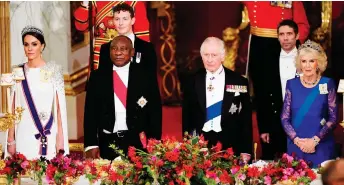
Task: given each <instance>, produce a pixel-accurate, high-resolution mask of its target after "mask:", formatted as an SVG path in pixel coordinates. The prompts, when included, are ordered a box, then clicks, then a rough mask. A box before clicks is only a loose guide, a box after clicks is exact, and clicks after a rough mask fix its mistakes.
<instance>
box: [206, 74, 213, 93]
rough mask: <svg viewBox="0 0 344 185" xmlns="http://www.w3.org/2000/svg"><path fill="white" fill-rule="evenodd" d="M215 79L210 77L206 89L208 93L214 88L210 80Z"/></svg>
mask: <svg viewBox="0 0 344 185" xmlns="http://www.w3.org/2000/svg"><path fill="white" fill-rule="evenodd" d="M214 79H215V77H211V78H210V84H209V85H208V87H207V89H208V91H210V92H211V91H213V90H214V86H213V85H212V83H211V82H212V80H214Z"/></svg>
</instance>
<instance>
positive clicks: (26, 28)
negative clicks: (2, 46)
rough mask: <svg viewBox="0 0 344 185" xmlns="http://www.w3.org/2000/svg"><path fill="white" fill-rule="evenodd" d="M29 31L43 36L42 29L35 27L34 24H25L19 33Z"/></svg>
mask: <svg viewBox="0 0 344 185" xmlns="http://www.w3.org/2000/svg"><path fill="white" fill-rule="evenodd" d="M29 32H33V33H38V34H40V35H42V36H44V34H43V31H42V30H41V29H39V28H37V27H34V26H26V27H25V28H24V29H23V30H22V32H21V34H22V36H23V35H25V34H26V33H29Z"/></svg>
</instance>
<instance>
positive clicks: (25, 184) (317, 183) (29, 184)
mask: <svg viewBox="0 0 344 185" xmlns="http://www.w3.org/2000/svg"><path fill="white" fill-rule="evenodd" d="M43 184H44V185H48V183H47V182H46V181H45V179H43ZM88 184H90V183H89V182H88V180H87V179H86V178H85V176H81V177H80V179H79V180H78V181H77V182H76V183H75V184H74V185H88ZM21 185H37V182H35V181H34V180H32V179H30V178H22V179H21ZM93 185H100V181H99V182H96V183H94V184H93ZM311 185H322V182H321V176H320V175H319V176H318V178H317V179H316V180H314V181H313V182H312V183H311Z"/></svg>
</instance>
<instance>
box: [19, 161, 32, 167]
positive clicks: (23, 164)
mask: <svg viewBox="0 0 344 185" xmlns="http://www.w3.org/2000/svg"><path fill="white" fill-rule="evenodd" d="M29 165H30V163H29V161H24V162H22V163H21V164H20V166H21V167H22V168H24V169H26V168H27V167H28V166H29Z"/></svg>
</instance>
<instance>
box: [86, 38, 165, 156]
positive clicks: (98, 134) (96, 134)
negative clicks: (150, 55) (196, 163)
mask: <svg viewBox="0 0 344 185" xmlns="http://www.w3.org/2000/svg"><path fill="white" fill-rule="evenodd" d="M108 52H109V53H110V59H111V61H112V64H113V65H112V66H108V68H101V69H98V70H96V71H93V72H92V74H91V78H90V80H89V82H88V86H87V94H86V103H85V114H84V134H85V138H84V145H85V151H86V157H89V158H98V157H102V158H105V159H110V160H111V159H114V158H115V157H116V156H117V154H116V153H115V152H114V151H113V150H112V149H111V148H109V145H110V144H115V145H116V146H117V147H119V148H120V149H122V150H123V151H124V153H125V154H126V153H127V151H128V147H129V146H135V147H138V148H141V147H142V144H141V142H140V137H139V134H140V133H141V132H145V134H146V137H147V138H156V139H160V137H161V130H162V125H161V121H162V117H161V116H162V106H161V99H160V93H159V88H158V84H157V82H156V81H154V80H152V78H153V77H152V76H150V75H146V70H145V69H144V68H142V67H140V66H139V65H138V64H136V63H133V62H130V58H131V57H132V56H133V54H134V48H133V46H132V43H131V40H130V39H129V38H128V37H126V36H117V37H116V38H115V39H114V40H113V41H112V42H111V44H110V48H109V51H108Z"/></svg>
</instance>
